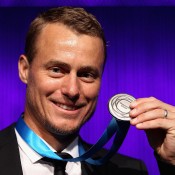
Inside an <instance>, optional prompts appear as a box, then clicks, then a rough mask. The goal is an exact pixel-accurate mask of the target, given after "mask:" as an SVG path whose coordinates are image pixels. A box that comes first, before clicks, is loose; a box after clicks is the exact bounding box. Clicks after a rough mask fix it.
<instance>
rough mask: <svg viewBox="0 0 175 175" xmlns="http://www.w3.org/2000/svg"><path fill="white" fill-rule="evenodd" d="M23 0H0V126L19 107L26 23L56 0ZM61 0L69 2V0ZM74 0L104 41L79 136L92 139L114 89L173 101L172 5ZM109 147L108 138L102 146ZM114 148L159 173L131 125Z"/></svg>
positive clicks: (99, 128) (174, 41)
mask: <svg viewBox="0 0 175 175" xmlns="http://www.w3.org/2000/svg"><path fill="white" fill-rule="evenodd" d="M24 2H25V1H23V2H20V1H2V0H1V2H0V6H1V7H0V106H1V108H0V129H2V128H4V127H6V126H8V125H9V124H11V123H12V122H14V121H16V120H17V119H18V117H19V116H20V114H21V112H23V110H24V100H25V85H24V84H23V83H21V82H20V80H19V78H18V69H17V61H18V58H19V55H20V54H21V53H23V49H24V40H25V33H26V31H27V29H28V26H29V23H30V22H31V20H32V19H33V18H34V17H35V16H36V15H37V14H38V12H40V11H43V10H45V9H47V8H48V7H46V6H55V5H56V1H53V2H52V4H49V3H48V1H42V3H43V4H44V5H46V6H45V7H43V6H44V5H43V6H42V5H41V4H38V3H39V2H40V1H35V4H34V1H33V2H32V1H30V2H31V4H30V3H29V1H28V3H26V4H24ZM49 2H50V1H49ZM59 2H62V1H59ZM66 2H69V5H73V2H74V1H66ZM76 2H77V3H75V5H76V6H84V7H85V8H86V9H87V10H88V11H89V12H92V13H93V14H94V15H96V17H97V18H98V20H99V21H100V22H101V24H102V26H103V28H104V31H105V34H106V38H107V41H108V58H107V64H106V67H105V71H104V75H103V79H102V87H101V91H100V96H99V103H98V106H97V111H96V112H95V114H94V117H93V118H92V120H91V121H89V122H88V123H87V124H86V125H85V126H84V128H83V129H82V130H81V135H82V137H83V138H84V139H86V140H87V141H89V142H90V143H95V142H96V141H97V140H98V139H99V137H100V136H101V135H102V133H103V131H104V130H105V128H106V127H107V125H108V124H109V122H110V120H111V117H112V116H111V115H110V114H109V112H108V107H107V105H108V101H109V99H110V98H111V97H112V96H113V95H115V94H118V93H128V94H131V95H133V96H134V97H135V98H140V97H149V96H154V97H156V98H158V99H160V100H163V101H165V102H167V103H170V104H172V105H174V104H175V98H174V96H175V87H174V85H175V78H174V73H175V70H174V67H175V59H174V58H175V49H174V46H175V7H174V6H165V2H164V1H155V2H152V1H151V2H152V4H151V2H149V1H147V2H146V1H142V3H140V4H137V1H133V4H130V1H129V2H127V1H126V2H125V3H124V1H120V3H118V4H117V3H115V2H113V3H114V6H113V7H112V6H111V4H109V3H112V1H108V2H107V1H102V2H101V5H100V6H99V1H93V2H91V1H81V3H80V2H78V1H76ZM118 2H119V1H118ZM144 2H145V5H149V6H144ZM20 3H21V4H20ZM83 3H84V4H83ZM107 3H108V4H107ZM149 3H150V4H149ZM156 3H157V4H156ZM166 3H167V5H173V3H174V2H173V1H166ZM57 5H67V4H65V3H62V4H61V3H60V4H59V3H58V4H57ZM123 5H125V6H123ZM129 5H130V6H129ZM137 5H139V6H137ZM155 5H156V6H155ZM163 5H164V6H163ZM39 6H40V7H39ZM110 146H111V142H110V143H108V144H107V145H105V147H106V148H109V147H110ZM119 152H120V153H123V154H126V155H130V156H133V157H136V158H140V159H142V160H144V161H145V163H146V165H147V167H148V170H149V174H150V175H159V173H158V168H157V164H156V161H155V158H154V156H153V150H152V149H151V148H150V146H149V144H148V141H147V139H146V135H145V133H144V131H140V130H137V129H136V128H135V127H133V126H131V127H130V129H129V132H128V135H127V136H126V138H125V140H124V142H123V144H122V146H121V148H120V150H119Z"/></svg>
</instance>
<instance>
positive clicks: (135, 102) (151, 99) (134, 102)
mask: <svg viewBox="0 0 175 175" xmlns="http://www.w3.org/2000/svg"><path fill="white" fill-rule="evenodd" d="M154 100H155V98H154V97H148V98H138V99H136V100H134V101H133V102H132V103H131V104H130V108H135V107H136V106H137V105H139V104H141V103H146V102H150V101H154Z"/></svg>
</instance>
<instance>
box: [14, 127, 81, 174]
mask: <svg viewBox="0 0 175 175" xmlns="http://www.w3.org/2000/svg"><path fill="white" fill-rule="evenodd" d="M15 133H16V136H17V141H18V146H19V153H20V159H21V165H22V170H23V175H53V174H54V167H53V166H52V165H49V164H41V163H40V162H39V160H40V159H41V158H42V156H41V155H39V154H38V153H37V152H35V151H34V150H33V149H32V148H31V147H30V146H29V145H28V144H27V143H26V142H25V141H24V140H23V139H22V138H21V136H20V135H19V133H18V132H17V130H16V129H15ZM46 144H47V143H46ZM47 145H48V144H47ZM48 146H49V148H50V149H52V150H53V151H55V150H54V149H53V148H52V147H51V146H50V145H48ZM63 151H64V152H67V153H69V154H70V155H71V156H72V157H78V156H79V151H78V138H76V139H75V140H74V141H73V142H72V143H71V144H70V145H69V146H68V147H67V148H66V149H64V150H63ZM66 173H67V175H81V164H80V162H68V163H67V165H66Z"/></svg>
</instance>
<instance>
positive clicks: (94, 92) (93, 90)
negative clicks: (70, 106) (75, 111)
mask: <svg viewBox="0 0 175 175" xmlns="http://www.w3.org/2000/svg"><path fill="white" fill-rule="evenodd" d="M99 90H100V82H98V83H96V84H92V85H89V86H87V87H85V88H84V89H83V91H84V94H85V96H86V97H89V98H90V99H96V98H97V97H98V94H99Z"/></svg>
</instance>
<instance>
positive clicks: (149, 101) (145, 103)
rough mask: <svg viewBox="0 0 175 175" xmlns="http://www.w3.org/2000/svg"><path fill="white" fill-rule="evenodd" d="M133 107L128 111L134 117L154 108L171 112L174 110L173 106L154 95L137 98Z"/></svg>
mask: <svg viewBox="0 0 175 175" xmlns="http://www.w3.org/2000/svg"><path fill="white" fill-rule="evenodd" d="M134 106H135V107H134V108H133V109H131V111H130V117H131V118H134V117H136V116H138V115H140V114H142V113H144V112H147V111H151V110H154V109H166V110H168V111H171V112H175V107H174V106H172V105H169V104H166V103H164V102H162V101H160V100H158V99H156V98H154V97H150V98H144V99H138V101H136V104H135V105H134Z"/></svg>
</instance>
